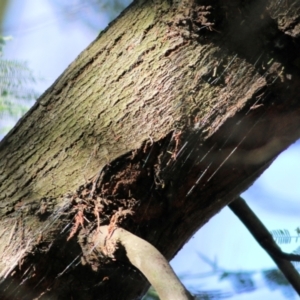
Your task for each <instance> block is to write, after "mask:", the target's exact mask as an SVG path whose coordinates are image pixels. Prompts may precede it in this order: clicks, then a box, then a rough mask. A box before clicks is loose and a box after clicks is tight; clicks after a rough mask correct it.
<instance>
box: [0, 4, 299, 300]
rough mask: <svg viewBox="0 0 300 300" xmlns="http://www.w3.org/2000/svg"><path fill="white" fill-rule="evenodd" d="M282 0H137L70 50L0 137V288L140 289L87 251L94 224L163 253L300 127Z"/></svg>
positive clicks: (64, 291)
mask: <svg viewBox="0 0 300 300" xmlns="http://www.w3.org/2000/svg"><path fill="white" fill-rule="evenodd" d="M277 5H279V6H276V7H274V6H272V1H258V0H257V1H251V3H245V2H244V1H238V0H235V1H230V3H227V2H226V3H224V1H167V0H159V1H158V0H157V1H135V2H134V3H133V4H132V5H131V6H130V7H129V8H127V9H126V10H125V11H124V12H123V13H122V14H121V16H120V17H119V18H118V19H117V20H116V21H114V22H112V23H111V24H110V26H109V27H108V28H107V29H106V30H105V31H103V32H102V33H101V34H100V35H99V37H98V38H97V39H96V40H95V41H94V42H93V43H92V44H91V45H90V46H89V47H88V48H87V49H86V50H85V51H84V52H82V53H81V54H80V55H79V57H78V58H77V59H76V60H75V61H74V62H73V63H72V64H71V65H70V66H69V68H68V69H67V70H66V71H65V72H64V73H63V74H62V75H61V76H60V77H59V78H58V79H57V81H56V82H55V83H54V84H53V85H52V86H51V87H50V88H49V89H48V90H47V91H46V92H45V93H44V94H43V95H42V96H41V97H40V99H39V100H38V101H37V102H36V104H35V105H34V107H33V108H32V109H31V110H30V111H29V112H28V113H27V114H26V115H25V116H24V118H22V120H20V121H19V123H18V124H17V125H16V126H15V128H14V129H13V130H12V131H11V132H10V133H9V134H8V135H7V136H6V137H5V138H4V139H3V141H2V142H1V144H0V165H1V168H0V170H1V173H0V184H1V193H0V200H1V202H0V216H1V221H0V255H1V260H0V274H1V278H2V282H1V284H0V290H1V291H0V296H1V299H33V298H38V299H46V297H48V298H47V299H49V298H50V299H68V298H71V297H73V298H74V299H85V300H86V299H98V298H101V299H135V298H139V297H141V295H142V294H143V293H144V292H145V290H146V289H147V287H148V286H149V284H148V282H147V280H146V279H145V278H144V277H143V276H142V275H141V274H140V273H139V272H138V271H137V270H136V268H134V267H133V266H132V265H131V264H130V263H128V264H126V263H124V262H121V261H118V260H117V261H112V260H111V259H109V257H103V258H101V259H99V257H98V255H97V253H93V252H91V253H90V255H89V256H88V257H89V259H88V260H85V259H81V258H82V257H83V253H87V252H86V251H89V249H92V248H93V246H92V245H91V243H92V241H90V240H89V236H90V234H91V232H93V231H94V230H96V229H97V228H99V227H100V226H104V225H107V226H109V228H111V230H114V229H115V228H117V227H122V228H124V229H126V230H127V231H129V232H132V233H134V234H136V235H137V236H139V237H141V238H142V239H144V240H146V241H148V242H149V243H151V244H152V245H153V246H155V247H156V248H157V249H158V250H159V251H160V252H161V253H162V254H163V255H164V256H165V257H166V258H167V260H169V259H171V258H172V257H173V256H174V255H175V254H176V253H177V252H178V251H179V249H180V248H181V247H182V246H183V245H184V244H185V243H186V242H187V241H188V240H189V238H190V237H191V236H192V235H193V234H194V233H195V231H196V230H198V229H199V228H200V227H201V226H203V224H205V223H206V222H207V221H208V220H209V219H210V218H211V217H212V216H213V215H215V214H216V213H217V212H218V211H219V210H220V209H222V208H223V207H224V206H226V205H227V204H228V203H230V202H231V201H233V200H234V199H235V198H237V196H238V195H239V194H240V193H241V192H243V191H244V190H245V189H247V188H248V187H249V186H250V185H251V184H252V183H253V181H254V180H255V179H256V178H257V177H258V176H259V175H260V174H261V173H262V172H263V171H264V170H265V169H266V168H267V167H268V166H269V165H270V164H271V163H272V161H273V160H274V159H275V158H276V156H277V155H278V154H279V153H280V152H281V151H283V150H284V149H286V148H287V147H288V146H289V145H290V144H291V143H292V142H294V141H295V140H296V139H298V138H299V136H300V126H299V125H300V124H299V123H300V104H299V103H300V102H299V100H298V98H299V94H300V93H299V89H300V84H299V82H300V80H299V64H298V61H299V53H300V51H299V48H300V47H299V45H300V44H299V40H298V34H297V28H298V27H297V26H298V18H299V17H298V15H299V14H298V10H294V9H292V8H294V7H296V6H295V5H297V2H293V4H291V3H290V1H288V2H286V1H281V2H278V3H277ZM279 11H280V12H281V14H284V16H285V22H284V25H282V23H280V22H281V21H280V20H282V19H281V18H280V16H279V15H278V12H279ZM292 11H293V13H291V12H292ZM85 249H86V250H85ZM116 287H118V288H116ZM100 295H101V296H100Z"/></svg>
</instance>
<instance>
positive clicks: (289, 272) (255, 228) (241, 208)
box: [229, 197, 300, 295]
mask: <svg viewBox="0 0 300 300" xmlns="http://www.w3.org/2000/svg"><path fill="white" fill-rule="evenodd" d="M229 207H230V209H231V210H232V211H233V212H234V214H235V215H236V216H237V217H238V218H239V219H240V220H241V221H242V223H243V224H244V225H245V226H246V227H247V228H248V230H249V231H250V232H251V234H252V236H253V237H254V238H255V239H256V241H257V242H258V243H259V244H260V245H261V247H262V248H263V249H265V251H266V252H267V253H268V254H269V255H270V256H271V258H272V259H273V261H274V262H275V263H276V265H277V267H278V268H279V269H280V270H281V272H282V273H283V274H284V276H285V277H286V279H287V280H288V281H289V283H290V284H291V285H292V286H293V288H294V289H295V290H296V292H297V293H298V295H300V275H299V273H298V272H297V270H296V269H295V267H294V266H293V265H292V263H291V262H290V260H293V261H300V259H299V258H300V256H299V255H296V254H288V253H284V252H282V251H281V249H280V248H279V247H278V245H277V244H276V243H275V241H274V240H273V237H272V235H271V234H270V233H269V231H268V230H267V228H266V227H265V226H264V224H263V223H262V222H261V221H260V220H259V219H258V217H257V216H256V215H255V213H254V212H253V211H252V210H251V208H250V207H249V206H248V205H247V203H246V202H245V200H244V199H243V198H242V197H239V198H237V199H236V200H235V201H234V202H232V203H231V204H229Z"/></svg>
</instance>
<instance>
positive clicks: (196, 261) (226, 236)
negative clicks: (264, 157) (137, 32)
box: [4, 0, 300, 300]
mask: <svg viewBox="0 0 300 300" xmlns="http://www.w3.org/2000/svg"><path fill="white" fill-rule="evenodd" d="M51 2H53V1H51V0H12V1H11V5H10V7H9V11H8V14H7V18H6V20H5V32H4V34H5V35H12V36H13V40H12V41H10V42H9V43H8V44H7V47H5V58H8V59H17V60H23V61H27V62H28V65H29V67H30V68H31V69H32V70H33V71H34V73H35V75H36V76H38V77H42V78H43V81H41V82H39V84H38V86H37V89H38V91H39V92H43V91H44V90H45V89H46V88H47V87H49V86H50V85H51V84H52V83H53V82H54V80H55V79H56V78H57V77H58V76H59V75H60V74H61V73H62V72H63V70H64V69H65V68H66V67H67V66H68V65H69V64H70V63H71V62H72V61H73V60H74V59H75V58H76V56H77V55H78V54H79V53H80V52H81V51H82V50H83V49H84V48H86V47H87V46H88V45H89V43H91V42H92V41H93V40H94V39H95V38H96V36H97V34H98V33H97V32H95V31H93V30H90V29H89V28H88V27H86V26H84V25H83V24H82V22H81V21H80V20H78V18H76V16H75V17H74V15H72V14H71V13H70V15H69V17H67V18H62V17H63V14H62V13H57V9H56V8H55V6H53V5H51ZM73 2H74V3H75V4H76V5H78V3H79V2H80V1H73ZM80 3H82V4H81V6H79V7H78V9H79V10H80V9H81V10H84V9H85V4H84V1H81V2H80ZM75 4H74V5H75ZM97 22H98V23H99V24H101V26H102V28H104V27H105V26H106V24H107V22H108V18H107V15H106V14H105V12H103V15H100V16H98V20H97ZM99 29H101V28H99ZM7 122H11V121H9V120H7ZM299 146H300V143H299V142H298V143H295V144H294V145H292V146H291V147H290V148H289V149H288V150H287V151H285V152H284V153H282V154H281V155H280V156H279V157H278V159H277V160H276V161H275V162H274V163H273V165H272V166H271V167H270V168H269V169H268V170H267V171H266V172H265V173H264V174H263V175H262V176H261V177H260V178H259V180H257V181H256V182H255V183H254V184H253V186H252V187H251V188H250V189H249V190H248V191H246V192H245V193H244V195H243V196H244V198H245V199H246V200H247V202H248V203H249V205H250V206H251V207H252V209H253V210H254V211H255V212H256V214H257V215H258V216H259V217H260V218H261V220H262V221H263V222H264V224H265V225H266V226H267V228H268V229H269V230H273V229H282V228H286V229H288V230H290V232H291V233H295V231H294V230H295V228H297V227H300V220H299V216H300V205H299V202H300V182H299V181H300V180H299V177H300V176H299V173H300V171H299V170H300V151H299ZM297 246H300V244H295V243H292V244H290V245H287V246H285V248H284V250H285V251H292V250H294V249H295V248H296V247H297ZM198 252H201V253H202V254H204V255H206V256H207V257H209V258H210V259H211V260H215V259H217V261H218V264H219V265H220V266H221V267H223V268H224V269H228V270H231V271H234V270H260V269H262V268H272V267H274V263H273V262H272V260H271V259H270V258H269V257H268V256H267V255H266V254H265V253H264V251H263V250H262V249H261V248H260V247H259V246H258V245H257V243H256V242H255V241H254V240H253V238H252V237H251V235H250V234H249V233H248V232H247V230H246V229H245V228H244V226H243V225H242V224H241V223H240V221H239V220H238V219H237V218H236V217H235V216H234V215H233V213H231V211H230V210H229V209H228V208H226V209H224V210H223V211H222V212H220V213H219V214H218V215H217V216H215V217H214V218H213V219H212V220H210V221H209V222H208V224H206V225H205V226H204V227H203V228H202V229H201V230H200V231H199V232H198V233H197V234H195V236H194V237H193V238H192V239H191V240H190V242H189V243H188V244H187V245H185V247H184V248H183V249H182V250H181V251H180V252H179V254H178V255H177V256H176V257H175V259H173V261H172V266H173V267H174V269H175V271H176V272H177V273H178V274H179V275H182V274H187V273H190V274H192V273H202V272H205V271H209V270H210V269H209V267H208V265H206V264H204V263H203V261H202V260H201V259H200V258H199V256H198V255H197V253H198ZM260 281H261V280H260V279H259V278H258V282H260ZM205 282H206V284H205V285H203V286H201V285H202V283H203V282H202V281H200V280H187V279H186V280H184V283H185V284H187V285H189V286H190V285H192V286H198V287H199V288H204V289H208V287H211V288H213V289H215V288H216V279H212V280H210V281H209V282H207V281H206V280H205ZM220 287H221V286H220ZM226 289H230V286H229V285H226ZM232 299H245V300H246V299H274V300H281V299H286V298H284V297H283V296H282V294H281V292H280V291H273V292H271V291H269V290H268V289H267V288H266V287H264V286H263V285H262V287H261V289H259V290H258V291H257V292H254V293H249V294H242V295H238V296H236V297H235V298H232Z"/></svg>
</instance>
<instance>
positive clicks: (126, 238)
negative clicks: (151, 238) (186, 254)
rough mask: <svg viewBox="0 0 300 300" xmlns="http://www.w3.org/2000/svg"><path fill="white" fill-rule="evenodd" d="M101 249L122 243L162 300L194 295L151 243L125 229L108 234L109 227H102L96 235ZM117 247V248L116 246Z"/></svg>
mask: <svg viewBox="0 0 300 300" xmlns="http://www.w3.org/2000/svg"><path fill="white" fill-rule="evenodd" d="M94 241H95V245H96V248H97V250H98V251H100V252H103V249H104V251H105V252H107V253H108V254H110V251H111V250H112V249H113V248H114V247H115V245H116V244H118V243H120V244H121V245H122V246H123V247H124V248H125V250H126V255H127V257H128V259H129V261H130V262H131V264H132V265H134V266H135V267H136V268H137V269H138V270H140V272H142V273H143V275H144V276H145V277H146V278H147V279H148V281H149V282H150V283H151V285H152V286H153V288H154V289H155V290H156V292H157V294H158V296H159V298H160V299H161V300H174V299H176V300H190V299H194V298H193V296H192V295H191V294H190V293H189V292H188V291H187V290H186V288H185V287H184V286H183V285H182V283H181V282H180V280H179V278H178V277H177V276H176V274H175V273H174V271H173V269H172V267H171V266H170V264H169V262H168V261H167V260H166V259H165V257H164V256H163V255H162V254H161V253H160V252H159V251H158V250H157V249H156V248H155V247H153V246H152V245H151V244H150V243H148V242H146V241H145V240H143V239H141V238H139V237H137V236H136V235H134V234H132V233H130V232H129V231H127V230H125V229H123V228H116V229H115V230H114V231H113V233H112V234H110V233H108V226H101V227H100V230H98V231H97V233H96V236H95V237H94ZM113 250H114V249H113Z"/></svg>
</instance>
